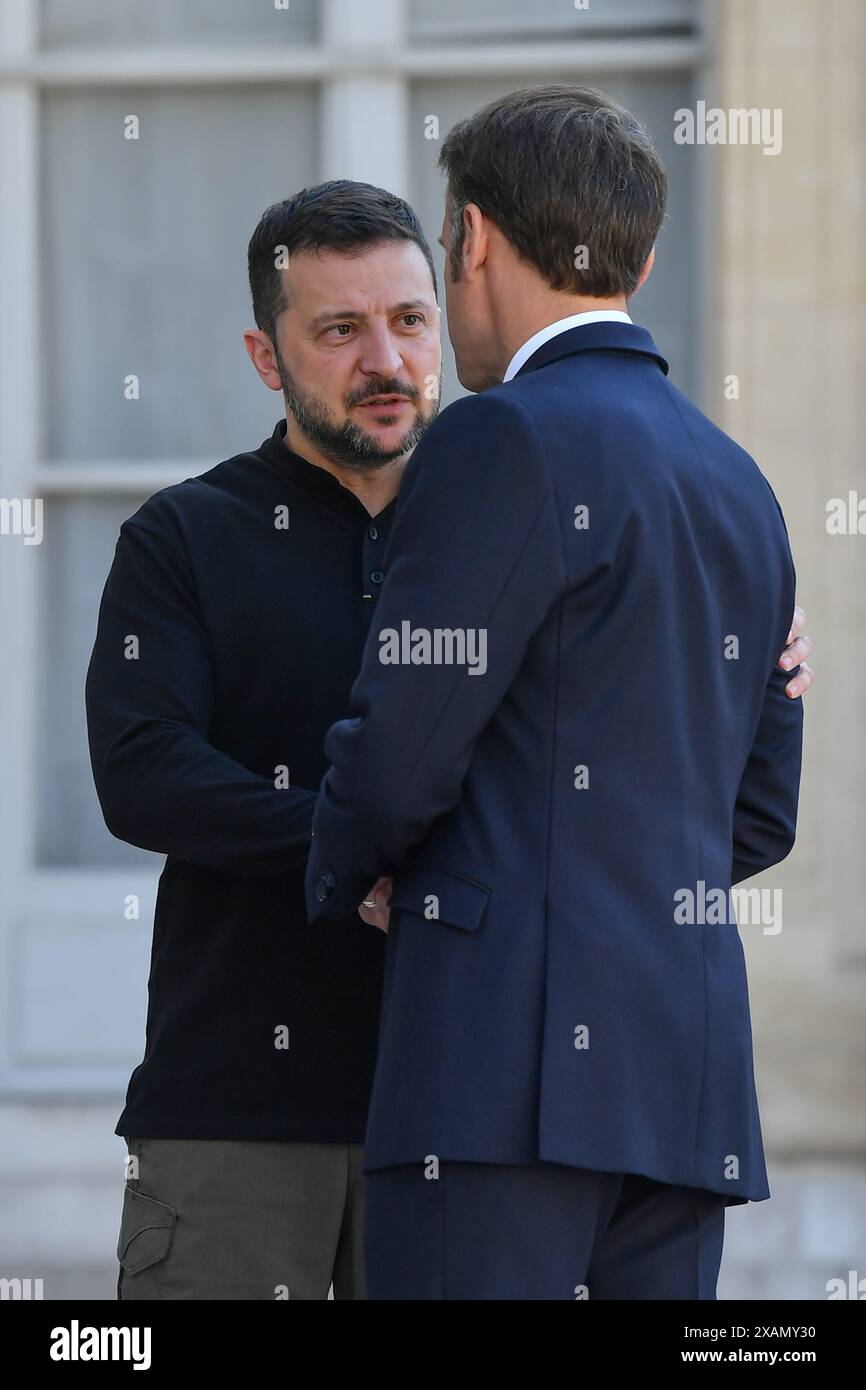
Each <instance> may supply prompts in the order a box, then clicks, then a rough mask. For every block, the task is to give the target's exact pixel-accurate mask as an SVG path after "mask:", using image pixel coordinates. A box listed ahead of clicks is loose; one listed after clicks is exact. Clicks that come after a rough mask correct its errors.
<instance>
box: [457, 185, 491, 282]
mask: <svg viewBox="0 0 866 1390" xmlns="http://www.w3.org/2000/svg"><path fill="white" fill-rule="evenodd" d="M488 242H489V238H488V235H487V220H486V218H485V216H484V213H483V212H482V211H481V209H480V207H479V206H478V204H477V203H467V204H466V206H465V208H464V209H463V255H462V261H463V275H464V276H466V277H467V278H470V277H471V276H472V275H474V273H475V272H476V271H477V270H480V269H481V267H482V266H483V265H484V263H485V261H486V260H487V249H488Z"/></svg>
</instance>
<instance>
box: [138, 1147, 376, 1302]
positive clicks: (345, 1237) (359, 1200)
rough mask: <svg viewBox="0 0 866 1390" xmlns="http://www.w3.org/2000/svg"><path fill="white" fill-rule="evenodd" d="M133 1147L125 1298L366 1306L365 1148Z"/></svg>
mask: <svg viewBox="0 0 866 1390" xmlns="http://www.w3.org/2000/svg"><path fill="white" fill-rule="evenodd" d="M126 1143H127V1148H128V1149H129V1155H130V1156H129V1159H128V1160H127V1167H128V1170H129V1176H128V1177H127V1183H126V1187H125V1189H124V1194H123V1214H122V1218H121V1223H120V1238H119V1240H118V1243H117V1258H118V1261H119V1262H120V1272H119V1275H118V1280H117V1297H118V1298H119V1299H122V1300H124V1301H127V1300H133V1299H169V1298H176V1299H226V1300H236V1299H254V1298H267V1299H273V1300H280V1299H325V1298H327V1297H328V1291H329V1289H330V1288H331V1285H332V1284H333V1289H334V1298H335V1299H337V1298H339V1299H344V1298H345V1299H361V1298H363V1297H364V1290H363V1230H362V1217H363V1181H364V1179H363V1175H362V1172H361V1159H362V1154H363V1150H362V1148H361V1145H360V1144H295V1143H283V1142H279V1143H270V1142H267V1143H263V1142H259V1141H233V1140H210V1139H207V1140H205V1139H134V1138H128V1139H127V1141H126Z"/></svg>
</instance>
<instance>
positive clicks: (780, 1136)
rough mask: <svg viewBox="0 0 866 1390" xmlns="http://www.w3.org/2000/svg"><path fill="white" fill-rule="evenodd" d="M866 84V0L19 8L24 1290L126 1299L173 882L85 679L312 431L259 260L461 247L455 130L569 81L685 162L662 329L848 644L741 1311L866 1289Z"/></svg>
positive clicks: (798, 878)
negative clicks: (173, 549)
mask: <svg viewBox="0 0 866 1390" xmlns="http://www.w3.org/2000/svg"><path fill="white" fill-rule="evenodd" d="M864 67H866V6H864V5H863V4H862V0H707V3H703V0H587V3H583V2H582V0H533V2H532V4H530V5H527V3H526V0H472V3H471V4H467V3H466V0H0V208H2V218H0V506H2V502H3V499H15V498H37V497H38V498H42V499H44V538H43V541H42V543H41V544H40V545H27V544H25V543H24V540H23V538H22V536H21V535H15V534H12V533H11V529H10V527H8V526H5V525H4V528H3V532H2V533H0V666H2V674H0V1008H2V1020H0V1023H2V1026H0V1276H3V1277H4V1278H14V1277H18V1278H27V1277H30V1278H42V1279H43V1281H44V1285H43V1287H44V1296H45V1297H46V1298H69V1297H72V1298H99V1299H109V1298H113V1297H114V1291H115V1290H114V1286H115V1278H116V1265H115V1262H114V1251H115V1246H116V1241H117V1229H118V1224H119V1219H120V1202H121V1197H122V1189H123V1181H124V1175H123V1162H124V1158H125V1146H124V1145H123V1142H122V1140H120V1139H119V1138H116V1137H115V1136H114V1134H113V1130H114V1126H115V1123H116V1120H117V1117H118V1115H119V1113H120V1109H121V1105H122V1097H123V1093H124V1091H125V1087H126V1083H127V1080H128V1077H129V1074H130V1072H131V1070H132V1068H133V1067H134V1066H135V1065H136V1064H137V1063H138V1062H139V1061H140V1059H141V1055H142V1053H143V1048H144V1015H145V1006H146V986H147V973H148V958H149V949H150V933H151V925H152V917H153V906H154V899H155V891H156V882H157V878H158V875H159V873H160V871H161V869H162V865H163V861H162V860H161V859H160V858H158V857H157V856H155V855H152V854H148V853H146V852H144V851H139V850H136V849H134V848H132V847H131V846H128V845H124V844H122V843H120V842H118V841H116V840H113V839H112V838H111V836H110V835H109V834H108V832H107V831H106V829H105V827H104V825H103V823H102V820H101V817H100V813H99V807H98V803H97V800H96V794H95V791H94V788H93V784H92V780H91V774H90V766H89V760H88V754H87V742H86V731H85V723H84V703H83V687H84V675H85V670H86V666H87V662H88V659H89V655H90V648H91V645H92V642H93V638H94V635H95V630H96V615H97V608H98V603H99V598H100V594H101V590H102V586H103V583H104V581H105V577H106V575H107V572H108V569H109V566H110V563H111V559H112V555H113V551H114V545H115V541H116V539H117V533H118V529H119V527H120V524H121V522H122V521H123V520H124V518H126V517H128V516H129V515H131V514H132V512H134V511H135V510H136V509H137V508H138V507H139V506H140V504H141V503H142V502H143V501H144V499H145V498H146V497H148V496H149V495H150V494H151V493H153V492H154V491H156V490H157V489H158V488H161V487H164V486H166V485H167V484H169V483H172V482H175V481H178V480H180V479H182V478H185V477H189V476H191V475H193V474H196V473H200V472H203V471H204V470H205V469H206V468H209V467H211V466H212V464H214V463H216V462H218V461H219V460H220V459H223V458H227V457H229V456H230V455H232V454H234V453H237V452H239V451H241V450H244V449H248V448H255V447H257V446H258V445H259V443H260V442H261V441H262V440H263V439H264V438H265V437H266V436H267V435H269V434H270V433H271V431H272V429H273V426H274V423H275V421H276V418H277V415H278V413H279V412H278V409H277V407H278V404H279V402H278V400H277V398H276V397H275V396H273V395H272V394H271V393H270V392H267V391H266V390H265V389H264V388H263V387H262V385H261V384H260V382H259V381H258V379H257V377H256V376H255V374H254V373H253V371H252V368H251V367H250V365H249V362H248V360H247V357H246V353H245V350H244V347H243V343H242V340H241V334H242V332H243V330H244V329H245V328H246V327H248V326H249V325H250V323H251V313H250V309H249V296H248V289H247V283H246V263H245V257H246V245H247V241H248V239H249V236H250V234H251V232H252V230H253V228H254V226H255V224H256V222H257V221H258V218H259V216H260V214H261V212H262V211H263V210H264V208H265V207H266V206H267V205H268V204H270V203H272V202H274V201H276V200H278V199H281V198H283V197H286V196H287V195H288V194H290V193H291V192H293V191H295V190H297V189H299V188H301V187H303V186H304V185H307V184H312V183H317V182H319V181H320V180H322V179H324V178H330V177H349V178H357V179H365V180H368V181H369V182H371V183H375V184H378V185H381V186H384V187H387V188H390V189H393V190H394V191H396V192H398V193H401V194H403V195H404V196H406V197H408V198H409V199H410V201H411V202H412V203H413V204H414V206H415V207H416V209H417V210H418V212H419V214H420V216H421V218H422V220H423V222H424V225H425V229H426V232H427V235H428V237H429V238H430V240H431V242H435V241H436V238H437V237H438V234H439V230H440V224H441V206H442V185H441V180H440V176H439V174H438V172H437V169H436V160H437V157H438V153H439V149H440V146H441V140H442V138H444V136H445V134H446V133H447V131H448V129H449V128H450V126H451V125H452V124H453V122H454V121H455V120H456V119H458V118H459V117H461V116H463V115H466V114H469V113H470V112H472V111H474V110H475V109H476V108H478V107H479V106H480V105H482V104H484V103H485V102H486V101H488V100H490V99H492V98H493V97H495V96H497V95H499V94H501V93H504V92H507V91H510V90H513V89H514V88H517V87H521V86H528V85H534V84H537V83H542V82H548V81H559V80H567V81H579V82H582V83H585V84H587V85H590V86H595V87H600V88H602V89H603V90H605V91H607V92H609V93H610V94H611V95H612V96H614V97H616V98H617V99H619V100H620V101H621V102H623V103H624V104H625V105H626V106H628V107H629V108H630V109H631V110H633V111H634V112H635V113H636V114H637V115H638V116H639V117H640V118H641V119H642V120H643V122H644V123H645V124H646V126H647V127H648V129H649V131H650V132H651V134H652V136H653V137H654V139H655V141H656V143H657V145H658V148H659V150H660V152H661V154H662V157H663V158H664V160H665V162H666V164H667V167H668V170H669V173H670V180H671V196H670V204H669V215H668V218H667V221H666V226H665V228H664V231H663V234H662V236H661V238H660V241H659V245H658V249H657V261H656V268H655V270H654V273H653V275H652V277H651V279H650V281H649V283H648V285H647V287H646V288H645V290H643V291H642V292H641V293H640V294H639V295H638V296H637V298H636V299H635V300H634V302H633V304H632V306H631V310H632V314H633V317H635V318H636V319H637V320H638V321H639V322H641V323H643V324H646V325H647V327H649V328H650V329H651V331H652V333H653V335H654V336H655V338H656V341H657V343H658V344H659V346H660V348H661V349H662V351H663V352H665V354H666V355H667V356H668V358H669V360H670V362H671V371H672V376H673V379H674V380H675V381H676V383H677V384H678V385H679V386H680V387H681V388H682V389H683V390H684V391H685V392H686V393H687V394H689V395H691V396H692V397H693V398H694V399H696V400H697V402H698V404H699V405H700V406H701V407H702V408H703V409H704V410H705V411H706V412H707V413H708V414H709V415H711V416H712V417H713V418H714V419H715V420H716V421H717V422H718V423H719V424H720V425H721V426H722V428H723V429H725V430H726V431H727V432H728V433H730V434H731V435H733V436H734V437H735V438H736V439H738V440H739V441H740V442H741V443H742V444H743V445H744V446H745V447H746V448H747V449H748V450H749V451H750V452H751V453H753V454H754V455H755V457H756V458H757V459H758V461H759V463H760V464H761V466H762V468H763V470H764V471H765V473H766V474H767V476H768V477H769V479H770V481H771V483H772V485H773V487H774V489H775V491H776V493H777V495H778V497H779V499H780V501H781V504H782V507H783V509H784V511H785V515H786V518H787V522H788V527H789V531H790V535H791V541H792V546H793V550H794V555H795V559H796V562H797V567H798V585H799V599H800V602H801V604H802V605H803V606H804V607H805V608H806V610H807V612H808V614H809V631H810V632H811V634H812V636H813V637H814V638H815V640H816V654H815V657H814V666H815V668H816V671H817V685H816V688H815V690H814V692H812V693H810V694H809V696H808V697H807V701H806V703H807V712H806V763H805V769H804V780H803V795H802V803H801V820H800V831H799V841H798V844H797V847H796V848H795V850H794V853H793V855H792V856H791V857H790V859H789V860H787V861H786V862H785V863H784V864H782V865H781V866H779V867H778V868H777V869H776V870H774V871H773V872H771V873H770V874H767V875H765V876H764V879H763V880H762V881H761V880H758V881H755V880H753V881H752V883H751V884H750V885H749V886H753V885H754V884H755V883H758V885H759V886H766V887H772V888H781V889H782V891H783V906H784V918H783V928H782V930H781V931H780V932H778V933H777V934H773V935H771V934H767V933H765V932H763V931H762V929H761V928H760V927H752V926H743V927H742V928H741V934H742V936H743V940H744V946H745V950H746V955H747V959H748V962H749V975H750V987H751V1000H752V1017H753V1031H754V1044H755V1059H756V1073H757V1080H758V1094H759V1101H760V1105H761V1113H762V1119H763V1124H764V1135H765V1144H766V1149H767V1158H768V1166H769V1172H770V1185H771V1189H772V1192H773V1199H772V1200H771V1201H770V1202H765V1203H760V1204H750V1205H748V1206H744V1207H738V1208H734V1209H731V1210H730V1211H729V1214H728V1223H727V1231H728V1235H727V1242H726V1257H725V1260H724V1263H723V1266H722V1276H721V1280H720V1284H719V1296H720V1297H721V1298H738V1297H742V1298H749V1299H765V1298H805V1299H824V1298H826V1297H827V1296H828V1295H827V1288H826V1285H827V1281H828V1280H830V1279H833V1278H839V1279H843V1280H845V1281H846V1283H848V1282H850V1280H851V1271H854V1272H855V1280H854V1284H856V1282H857V1280H859V1279H864V1280H866V1104H864V1098H866V1084H864V1076H866V1041H864V987H866V940H864V902H866V868H864V861H866V855H864V831H866V792H864V786H866V738H864V727H866V718H864V716H866V694H864V690H866V671H864V665H866V663H864V659H863V656H864V646H866V559H864V556H866V469H864V461H863V460H864V451H863V441H864V438H866V407H864V399H866V390H864V380H866V351H864V339H866V329H864V313H863V307H864V258H863V252H862V237H863V224H864V143H863V135H864V131H866V120H864V109H863V108H864V89H863V83H862V73H863V70H864ZM698 101H705V102H706V103H707V106H708V107H721V108H723V109H725V110H727V109H730V108H738V107H749V108H751V107H756V108H759V109H770V110H776V109H779V110H780V111H781V112H782V118H783V126H782V133H783V144H782V149H781V151H780V152H779V153H777V154H766V153H764V150H763V149H762V148H761V146H760V145H748V144H741V145H735V144H726V145H714V146H711V145H706V144H705V145H698V144H691V145H688V144H677V143H676V142H675V140H674V130H675V127H676V118H675V112H677V111H678V110H680V109H681V108H691V109H692V110H695V109H696V104H697V102H698ZM130 116H135V117H137V118H138V127H139V128H138V138H137V139H129V138H127V135H126V133H125V132H128V131H129V130H130V129H131V126H130V124H129V122H128V117H130ZM434 252H435V254H436V255H437V257H438V258H439V264H440V266H441V251H440V249H439V247H438V246H434ZM447 362H448V367H447V373H446V401H447V400H451V399H453V398H454V397H455V396H456V395H458V394H460V388H459V387H458V385H457V382H456V378H455V376H454V371H453V363H452V361H451V357H450V352H449V353H448V354H447ZM131 374H134V375H135V376H137V377H138V378H139V381H140V395H139V399H137V400H127V399H126V398H125V394H124V385H125V381H126V378H127V377H128V376H130V375H131ZM852 493H853V494H855V497H854V501H853V503H851V501H850V497H849V494H852ZM834 498H841V499H843V500H845V503H846V508H847V509H848V511H849V513H850V517H851V518H853V524H852V523H851V522H850V521H849V525H848V528H847V534H841V535H838V534H830V533H829V532H828V527H827V507H828V503H830V502H831V499H834ZM861 499H862V500H863V512H864V515H863V518H862V530H863V534H859V533H858V531H857V523H856V505H857V502H858V500H861ZM852 508H853V510H852ZM7 532H10V533H7ZM664 640H665V639H664V634H663V633H660V634H659V641H660V642H661V641H664ZM642 678H643V679H646V680H651V679H652V672H651V671H647V672H643V673H642ZM130 894H137V895H138V897H139V899H140V904H141V907H140V916H139V918H138V920H127V917H126V916H125V912H124V906H125V903H126V901H127V899H128V897H129V895H130ZM218 1027H219V1019H216V1018H215V1019H214V1028H218ZM854 1284H851V1287H852V1289H853V1287H854ZM849 1296H851V1295H849ZM853 1296H856V1294H855V1295H853ZM864 1296H866V1282H864V1284H863V1288H862V1291H861V1292H860V1297H864Z"/></svg>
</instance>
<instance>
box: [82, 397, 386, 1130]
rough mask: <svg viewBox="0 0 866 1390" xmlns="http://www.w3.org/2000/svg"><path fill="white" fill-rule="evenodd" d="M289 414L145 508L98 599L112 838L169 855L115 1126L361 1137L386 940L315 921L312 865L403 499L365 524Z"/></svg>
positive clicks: (97, 753)
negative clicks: (320, 815) (332, 740)
mask: <svg viewBox="0 0 866 1390" xmlns="http://www.w3.org/2000/svg"><path fill="white" fill-rule="evenodd" d="M285 428H286V425H285V421H284V420H282V421H280V423H279V424H278V426H277V428H276V430H275V431H274V434H273V436H272V437H271V438H270V439H268V440H266V441H265V443H264V444H262V446H261V448H260V449H257V450H255V451H254V452H251V453H248V454H241V455H238V456H237V457H235V458H232V459H229V460H228V461H227V462H225V463H221V464H219V465H218V466H217V467H215V468H212V469H211V470H210V471H209V472H207V473H204V474H203V475H201V476H200V477H197V478H190V479H187V480H186V481H184V482H181V483H178V484H176V485H175V486H172V487H168V488H165V489H163V490H162V491H160V492H158V493H156V494H155V495H154V496H153V497H151V498H150V499H149V500H148V501H147V502H145V503H144V505H143V506H142V507H141V508H140V509H139V510H138V511H137V512H136V513H135V515H134V516H132V517H131V518H130V519H129V520H128V521H126V522H124V524H123V526H122V527H121V530H120V536H119V539H118V542H117V547H116V550H115V556H114V561H113V564H112V567H111V571H110V573H109V576H108V580H107V582H106V585H105V590H104V593H103V597H102V603H101V606H100V611H99V623H98V631H97V636H96V641H95V645H94V648H93V654H92V657H91V660H90V666H89V669H88V674H87V685H86V705H87V722H88V736H89V741H90V754H91V762H92V767H93V775H94V780H95V783H96V788H97V792H98V795H99V800H100V804H101V807H102V811H103V815H104V817H105V822H106V824H107V826H108V828H109V830H110V831H111V832H112V834H114V835H116V836H118V837H119V838H120V839H123V840H126V841H128V842H130V843H131V844H134V845H139V846H141V847H143V848H144V849H147V850H152V851H153V852H154V853H156V854H160V855H165V856H166V862H165V867H164V869H163V872H162V875H161V877H160V880H159V888H158V894H157V902H156V912H155V918H154V929H153V952H152V959H151V971H150V980H149V1002H148V1014H147V1035H146V1046H145V1054H144V1060H143V1061H142V1063H141V1064H140V1065H139V1066H138V1067H137V1068H136V1070H135V1071H134V1072H133V1075H132V1078H131V1081H130V1084H129V1090H128V1093H127V1100H126V1107H125V1109H124V1111H123V1113H122V1115H121V1116H120V1119H119V1121H118V1124H117V1129H116V1133H118V1134H123V1135H134V1136H138V1137H143V1138H146V1137H152V1138H177V1139H184V1138H187V1139H289V1140H299V1141H308V1142H315V1141H318V1142H361V1141H362V1140H363V1137H364V1128H365V1122H366V1114H367V1106H368V1101H369V1094H370V1088H371V1084H372V1076H373V1067H374V1063H375V1052H376V1038H377V1030H378V1022H379V1007H380V1001H381V986H382V970H383V961H384V945H385V938H384V936H383V935H382V933H381V932H379V931H377V930H376V928H375V927H371V926H369V925H367V924H365V923H364V922H363V921H362V920H361V918H360V917H359V916H358V913H357V911H352V912H351V914H349V915H348V916H346V917H344V918H341V919H339V920H330V921H328V922H327V923H318V924H316V925H314V926H309V925H308V924H307V921H306V911H305V905H304V869H305V865H306V860H307V855H308V852H309V848H310V831H311V825H312V812H313V808H314V806H315V802H316V791H317V789H318V787H319V784H320V782H321V780H322V777H323V775H324V773H325V771H326V768H327V760H326V758H325V756H324V752H323V740H324V735H325V733H326V731H327V729H328V728H329V727H330V725H331V724H333V723H334V721H335V720H337V719H339V718H341V717H343V716H344V715H345V714H346V712H347V711H348V709H349V694H350V690H351V686H352V683H353V681H354V679H355V676H356V674H357V672H358V669H359V666H360V661H361V653H362V650H363V646H364V641H365V638H366V636H367V631H368V628H369V624H370V618H371V615H372V611H373V609H374V607H375V605H376V600H377V598H378V593H379V589H380V586H381V583H382V580H383V578H384V572H383V562H384V553H385V546H386V543H387V540H388V536H389V533H390V526H391V520H392V517H393V513H394V507H395V502H392V503H391V504H390V505H389V506H388V507H386V508H385V509H384V511H382V512H380V513H379V514H378V515H377V516H376V517H375V518H373V517H371V516H370V515H369V513H368V512H367V510H366V509H365V507H364V506H363V504H362V503H361V502H360V501H359V500H358V499H357V497H356V496H355V495H354V493H352V492H351V491H350V490H349V489H348V488H346V487H344V486H343V485H342V484H341V483H340V482H339V481H338V480H337V479H336V478H335V477H334V476H333V474H331V473H329V472H327V471H326V470H325V469H322V468H318V467H316V466H315V465H313V464H311V463H308V462H307V461H306V460H304V459H302V458H300V457H299V456H298V455H296V454H294V453H292V452H291V451H290V450H289V449H288V447H287V446H286V443H285Z"/></svg>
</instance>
